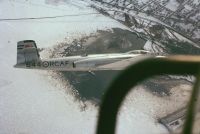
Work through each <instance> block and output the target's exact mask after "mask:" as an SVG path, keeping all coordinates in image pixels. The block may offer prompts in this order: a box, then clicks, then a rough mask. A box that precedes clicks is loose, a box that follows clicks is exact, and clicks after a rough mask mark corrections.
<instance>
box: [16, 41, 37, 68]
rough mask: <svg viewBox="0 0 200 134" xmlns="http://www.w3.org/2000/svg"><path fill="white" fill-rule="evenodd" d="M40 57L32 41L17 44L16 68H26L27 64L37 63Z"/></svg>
mask: <svg viewBox="0 0 200 134" xmlns="http://www.w3.org/2000/svg"><path fill="white" fill-rule="evenodd" d="M39 61H40V55H39V53H38V50H37V46H36V43H35V41H34V40H24V41H19V42H17V64H16V65H15V67H17V66H26V65H27V64H28V63H31V62H34V63H37V62H39Z"/></svg>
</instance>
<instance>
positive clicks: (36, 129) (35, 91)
mask: <svg viewBox="0 0 200 134" xmlns="http://www.w3.org/2000/svg"><path fill="white" fill-rule="evenodd" d="M46 1H47V0H46ZM34 2H35V3H34ZM34 2H32V1H23V0H10V1H7V0H1V1H0V19H2V18H20V17H43V16H54V15H66V14H83V13H96V11H94V10H93V9H91V8H89V7H88V4H87V3H85V2H83V1H78V0H77V1H76V2H72V1H64V0H62V1H61V3H57V4H55V3H52V2H53V1H52V2H48V3H50V5H49V4H47V3H45V2H44V1H43V0H38V1H34ZM54 4H55V5H56V6H55V5H54ZM112 27H120V28H125V27H124V26H123V25H121V24H120V23H118V22H116V21H114V20H112V19H110V18H107V17H105V16H103V15H99V14H91V15H85V16H70V17H64V18H57V19H44V20H26V21H25V20H24V21H0V65H1V66H0V74H1V75H0V134H22V133H23V134H45V133H46V134H47V133H48V134H51V133H52V134H62V133H63V134H66V133H67V134H68V133H69V134H93V133H94V132H95V129H96V120H97V112H98V109H97V107H95V106H93V105H92V104H91V103H90V102H88V104H87V105H88V106H87V108H86V109H85V110H81V108H80V107H81V106H82V103H81V102H80V101H76V100H75V98H74V97H73V95H72V94H71V93H70V92H67V91H68V89H70V85H68V84H66V83H65V84H64V83H62V82H61V81H59V78H56V77H54V75H53V73H52V72H47V71H39V70H20V69H15V68H13V65H14V64H15V62H16V43H17V41H19V40H24V39H33V40H35V41H36V42H37V44H38V47H40V48H41V47H49V48H51V47H53V46H55V45H56V44H57V43H59V42H63V41H66V40H68V39H70V38H72V37H73V38H75V37H76V36H80V35H82V34H83V35H84V34H90V33H92V32H95V31H96V30H98V29H110V28H112ZM143 93H145V91H144V90H141V91H139V92H137V94H136V95H137V96H138V97H139V95H142V96H141V98H142V99H141V101H139V102H138V101H136V102H137V103H134V105H133V106H132V100H131V101H130V100H129V101H128V102H127V103H126V105H125V106H124V107H123V109H122V111H121V112H120V118H119V124H118V125H119V127H118V129H117V130H118V133H124V134H125V133H134V132H138V133H145V134H146V133H166V132H167V131H166V129H165V128H164V127H163V126H162V125H159V124H158V123H157V121H156V118H155V116H153V115H154V114H149V113H148V110H150V111H152V113H154V112H153V111H154V109H153V106H154V104H152V103H156V101H155V100H154V101H152V102H150V103H149V101H150V100H151V99H150V98H151V97H152V98H153V96H152V95H150V93H145V94H143ZM146 97H147V98H148V99H146ZM131 98H132V97H131ZM133 98H135V97H133ZM156 98H157V97H156ZM156 98H154V99H156ZM134 101H135V100H134ZM166 101H168V100H166ZM144 104H145V105H148V104H150V105H148V107H147V108H146V107H143V105H144ZM134 106H135V107H134ZM151 106H152V107H151ZM156 106H157V107H158V106H159V104H158V105H156ZM145 110H147V111H145Z"/></svg>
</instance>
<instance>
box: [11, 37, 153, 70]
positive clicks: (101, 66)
mask: <svg viewBox="0 0 200 134" xmlns="http://www.w3.org/2000/svg"><path fill="white" fill-rule="evenodd" d="M149 55H152V53H150V52H149V51H145V50H133V51H129V52H126V53H111V54H91V55H80V56H69V57H62V58H52V59H41V58H40V55H39V52H38V48H37V46H36V43H35V41H34V40H24V41H19V42H17V64H16V65H14V67H15V68H25V69H42V70H56V71H98V70H123V69H124V68H126V67H127V66H128V65H130V64H132V63H133V62H136V61H138V60H141V59H142V58H145V57H147V56H149Z"/></svg>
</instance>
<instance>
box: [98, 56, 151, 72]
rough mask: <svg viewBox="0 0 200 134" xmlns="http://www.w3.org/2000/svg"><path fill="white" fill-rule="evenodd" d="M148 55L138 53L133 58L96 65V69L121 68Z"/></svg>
mask: <svg viewBox="0 0 200 134" xmlns="http://www.w3.org/2000/svg"><path fill="white" fill-rule="evenodd" d="M149 57H150V56H149V55H140V56H136V57H133V58H129V59H125V60H121V61H117V62H114V63H110V64H106V65H101V66H98V67H97V68H96V70H123V69H125V68H126V67H128V66H130V65H132V64H134V63H136V62H138V61H140V60H144V59H146V58H149Z"/></svg>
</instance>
